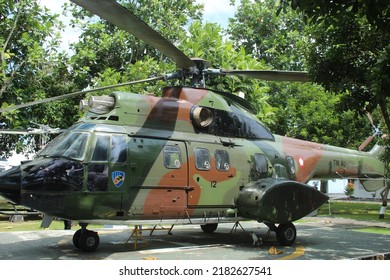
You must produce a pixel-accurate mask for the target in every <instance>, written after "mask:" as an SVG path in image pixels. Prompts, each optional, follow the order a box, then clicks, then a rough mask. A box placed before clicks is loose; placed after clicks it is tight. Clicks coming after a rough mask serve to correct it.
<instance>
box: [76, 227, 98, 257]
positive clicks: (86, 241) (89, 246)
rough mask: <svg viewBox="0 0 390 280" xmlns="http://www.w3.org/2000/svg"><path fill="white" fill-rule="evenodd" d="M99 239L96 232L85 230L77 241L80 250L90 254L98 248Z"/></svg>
mask: <svg viewBox="0 0 390 280" xmlns="http://www.w3.org/2000/svg"><path fill="white" fill-rule="evenodd" d="M99 243H100V238H99V235H98V234H97V232H94V231H90V230H85V231H84V232H82V233H81V236H80V239H79V246H80V249H81V250H83V251H85V252H92V251H94V250H96V248H97V247H98V246H99Z"/></svg>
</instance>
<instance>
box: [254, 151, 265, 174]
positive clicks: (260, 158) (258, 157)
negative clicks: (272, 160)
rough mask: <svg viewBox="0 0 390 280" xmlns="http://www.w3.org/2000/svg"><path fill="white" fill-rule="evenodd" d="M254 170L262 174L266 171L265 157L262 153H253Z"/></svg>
mask: <svg viewBox="0 0 390 280" xmlns="http://www.w3.org/2000/svg"><path fill="white" fill-rule="evenodd" d="M255 162H256V171H257V172H259V173H261V174H264V173H267V172H268V162H267V158H266V157H265V155H263V154H255Z"/></svg>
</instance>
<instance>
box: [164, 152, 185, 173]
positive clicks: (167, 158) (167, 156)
mask: <svg viewBox="0 0 390 280" xmlns="http://www.w3.org/2000/svg"><path fill="white" fill-rule="evenodd" d="M164 166H165V167H166V168H170V169H178V168H180V167H181V151H180V148H179V147H176V146H165V147H164Z"/></svg>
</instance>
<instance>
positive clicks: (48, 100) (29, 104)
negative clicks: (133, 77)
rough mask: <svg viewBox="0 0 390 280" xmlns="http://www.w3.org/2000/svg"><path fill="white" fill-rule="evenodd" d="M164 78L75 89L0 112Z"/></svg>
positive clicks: (0, 111)
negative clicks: (74, 90)
mask: <svg viewBox="0 0 390 280" xmlns="http://www.w3.org/2000/svg"><path fill="white" fill-rule="evenodd" d="M165 78H166V76H157V77H153V78H149V79H144V80H138V81H132V82H126V83H121V84H116V85H111V86H105V87H99V88H94V89H88V90H82V91H76V92H72V93H67V94H63V95H59V96H54V97H49V98H45V99H42V100H37V101H32V102H28V103H23V104H19V105H15V106H10V107H7V108H3V109H0V113H4V112H9V111H12V110H17V109H21V108H26V107H30V106H34V105H38V104H43V103H48V102H51V101H57V100H60V99H65V98H69V97H73V96H76V95H79V94H84V93H89V92H95V91H99V90H106V89H111V88H116V87H122V86H128V85H134V84H139V83H146V82H153V81H158V80H164V79H165Z"/></svg>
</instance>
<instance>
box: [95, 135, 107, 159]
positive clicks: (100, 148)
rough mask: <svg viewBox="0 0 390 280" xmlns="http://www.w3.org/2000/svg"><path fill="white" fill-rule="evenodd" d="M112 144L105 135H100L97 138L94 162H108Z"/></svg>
mask: <svg viewBox="0 0 390 280" xmlns="http://www.w3.org/2000/svg"><path fill="white" fill-rule="evenodd" d="M109 144H110V137H109V136H105V135H98V136H97V138H96V145H95V150H94V152H93V155H92V161H104V162H107V161H108V147H109Z"/></svg>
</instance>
